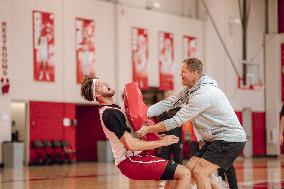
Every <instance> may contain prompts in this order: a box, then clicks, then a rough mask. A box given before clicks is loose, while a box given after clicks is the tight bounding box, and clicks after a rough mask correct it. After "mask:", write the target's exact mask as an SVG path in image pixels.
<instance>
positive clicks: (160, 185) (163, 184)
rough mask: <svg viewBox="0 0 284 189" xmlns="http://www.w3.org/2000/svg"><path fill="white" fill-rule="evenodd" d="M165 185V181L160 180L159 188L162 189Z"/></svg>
mask: <svg viewBox="0 0 284 189" xmlns="http://www.w3.org/2000/svg"><path fill="white" fill-rule="evenodd" d="M165 185H166V181H165V180H160V182H159V189H164V188H165Z"/></svg>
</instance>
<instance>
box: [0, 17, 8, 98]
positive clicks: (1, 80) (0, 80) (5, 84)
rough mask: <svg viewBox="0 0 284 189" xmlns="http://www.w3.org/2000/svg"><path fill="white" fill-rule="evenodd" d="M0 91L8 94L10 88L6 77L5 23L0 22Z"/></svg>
mask: <svg viewBox="0 0 284 189" xmlns="http://www.w3.org/2000/svg"><path fill="white" fill-rule="evenodd" d="M1 51H2V53H1V56H2V57H1V69H2V70H1V77H0V84H1V91H2V94H3V95H4V94H8V93H9V89H10V80H9V78H8V48H7V23H6V22H5V21H2V22H1Z"/></svg>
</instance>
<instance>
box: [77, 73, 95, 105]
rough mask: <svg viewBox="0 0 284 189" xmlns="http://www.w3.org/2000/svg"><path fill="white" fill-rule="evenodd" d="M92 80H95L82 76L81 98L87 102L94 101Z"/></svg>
mask: <svg viewBox="0 0 284 189" xmlns="http://www.w3.org/2000/svg"><path fill="white" fill-rule="evenodd" d="M93 79H97V78H95V77H90V76H87V75H84V80H83V81H82V83H81V96H82V97H83V98H84V99H85V100H88V101H94V96H93Z"/></svg>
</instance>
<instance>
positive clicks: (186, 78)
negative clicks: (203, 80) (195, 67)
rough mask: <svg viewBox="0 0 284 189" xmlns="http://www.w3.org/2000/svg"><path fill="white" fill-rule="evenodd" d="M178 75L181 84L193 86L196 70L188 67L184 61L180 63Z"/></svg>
mask: <svg viewBox="0 0 284 189" xmlns="http://www.w3.org/2000/svg"><path fill="white" fill-rule="evenodd" d="M180 76H181V81H182V84H183V85H184V86H187V87H189V88H191V87H193V86H194V84H195V83H196V81H197V80H198V73H197V71H192V70H191V69H190V68H188V66H187V64H186V63H182V65H181V73H180Z"/></svg>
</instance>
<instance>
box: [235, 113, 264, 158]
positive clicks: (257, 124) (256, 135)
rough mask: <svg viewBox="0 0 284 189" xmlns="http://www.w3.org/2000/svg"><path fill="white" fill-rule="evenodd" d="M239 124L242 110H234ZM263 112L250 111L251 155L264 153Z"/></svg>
mask: <svg viewBox="0 0 284 189" xmlns="http://www.w3.org/2000/svg"><path fill="white" fill-rule="evenodd" d="M236 114H237V117H238V118H239V120H240V122H241V124H242V122H243V120H242V112H236ZM265 133H266V130H265V112H252V139H253V147H252V148H253V155H254V156H264V155H266V134H265Z"/></svg>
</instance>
